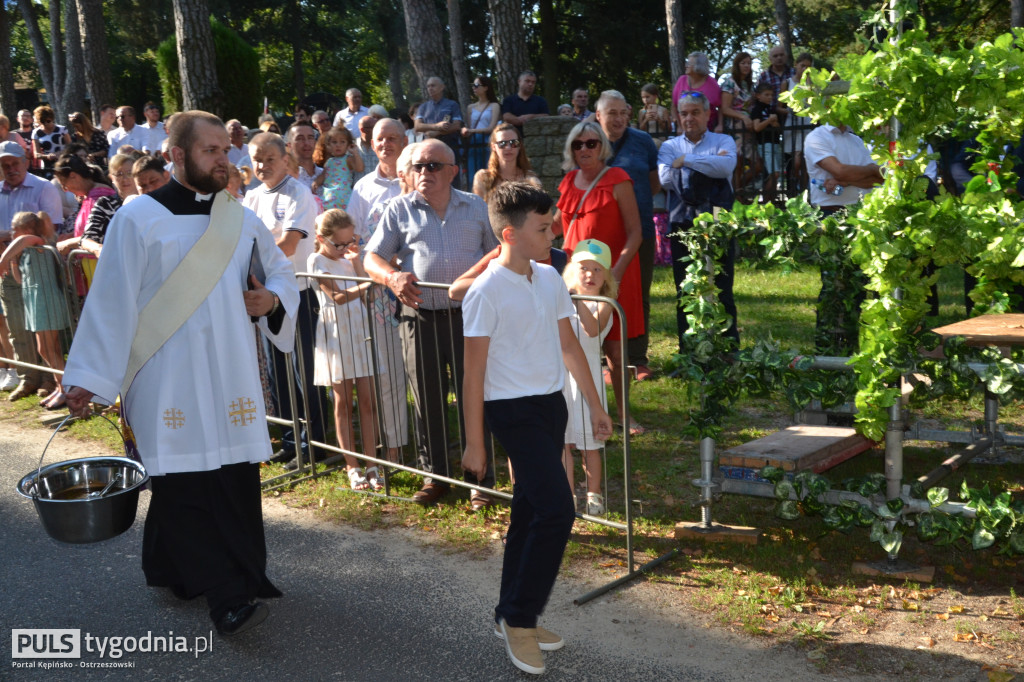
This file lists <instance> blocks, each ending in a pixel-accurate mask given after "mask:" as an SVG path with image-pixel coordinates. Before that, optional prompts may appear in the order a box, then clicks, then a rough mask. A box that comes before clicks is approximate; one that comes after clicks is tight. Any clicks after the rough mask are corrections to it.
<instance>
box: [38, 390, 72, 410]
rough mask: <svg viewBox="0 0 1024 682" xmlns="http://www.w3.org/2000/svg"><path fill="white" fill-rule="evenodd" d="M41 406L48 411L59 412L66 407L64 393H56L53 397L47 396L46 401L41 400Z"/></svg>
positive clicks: (58, 391) (59, 391)
mask: <svg viewBox="0 0 1024 682" xmlns="http://www.w3.org/2000/svg"><path fill="white" fill-rule="evenodd" d="M39 404H40V405H42V406H43V407H45V408H46V409H48V410H57V409H60V408H62V407H64V405H65V404H66V401H65V397H64V391H61V390H57V391H54V392H53V393H52V394H51V395H49V396H47V397H46V399H44V400H41V401H40V402H39Z"/></svg>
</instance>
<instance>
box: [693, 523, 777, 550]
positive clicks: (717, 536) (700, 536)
mask: <svg viewBox="0 0 1024 682" xmlns="http://www.w3.org/2000/svg"><path fill="white" fill-rule="evenodd" d="M759 537H761V531H759V530H758V529H757V528H750V527H748V526H723V525H721V524H719V523H715V524H712V527H711V530H704V529H703V528H702V526H701V524H700V522H699V521H680V522H679V523H677V524H676V528H675V538H676V540H682V539H684V538H685V539H688V540H706V541H707V542H738V543H740V544H741V545H756V544H757V540H758V538H759Z"/></svg>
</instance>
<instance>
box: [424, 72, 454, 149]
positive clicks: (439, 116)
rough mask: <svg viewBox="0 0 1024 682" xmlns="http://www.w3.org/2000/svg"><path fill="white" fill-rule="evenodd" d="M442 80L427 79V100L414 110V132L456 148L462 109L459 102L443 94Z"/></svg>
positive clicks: (434, 77)
mask: <svg viewBox="0 0 1024 682" xmlns="http://www.w3.org/2000/svg"><path fill="white" fill-rule="evenodd" d="M444 90H445V87H444V81H442V80H441V79H440V78H438V77H437V76H431V77H430V78H428V79H427V101H425V102H424V103H423V104H421V105H420V107H419V109H417V110H416V123H415V126H416V132H417V133H423V137H425V138H436V139H438V140H441V142H444V143H445V144H446V145H448V146H449V147H451V148H452V151H455V150H457V149H458V146H459V133H460V132H461V131H462V126H463V122H462V111H461V110H460V109H459V103H458V102H455V101H453V100H450V99H446V98H445V96H444Z"/></svg>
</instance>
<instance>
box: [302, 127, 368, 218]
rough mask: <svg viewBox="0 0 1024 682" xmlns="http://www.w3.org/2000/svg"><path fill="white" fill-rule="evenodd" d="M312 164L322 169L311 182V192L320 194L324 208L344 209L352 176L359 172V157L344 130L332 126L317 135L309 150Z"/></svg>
mask: <svg viewBox="0 0 1024 682" xmlns="http://www.w3.org/2000/svg"><path fill="white" fill-rule="evenodd" d="M313 163H315V164H316V165H318V166H323V169H324V172H323V173H321V174H320V175H318V176H316V179H315V180H313V193H314V194H319V195H320V198H321V199H322V200H323V202H324V209H328V208H340V209H345V208H348V200H349V198H351V196H352V187H353V186H354V185H355V183H356V174H357V173H362V172H363V157H362V156H360V154H359V151H358V150H357V149H356V148H355V140H353V139H352V133H350V132H349V131H348V128H345V127H344V126H335V127H333V128H331V129H330V130H328V131H327V132H326V133H324V134H323V135H321V136H320V139H319V140H317V143H316V149H314V150H313Z"/></svg>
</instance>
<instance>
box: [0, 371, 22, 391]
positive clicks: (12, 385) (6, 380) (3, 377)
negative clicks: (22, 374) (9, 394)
mask: <svg viewBox="0 0 1024 682" xmlns="http://www.w3.org/2000/svg"><path fill="white" fill-rule="evenodd" d="M19 381H20V380H19V379H18V372H17V371H16V370H13V369H0V391H13V390H14V389H16V388H17V387H18V383H19Z"/></svg>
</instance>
